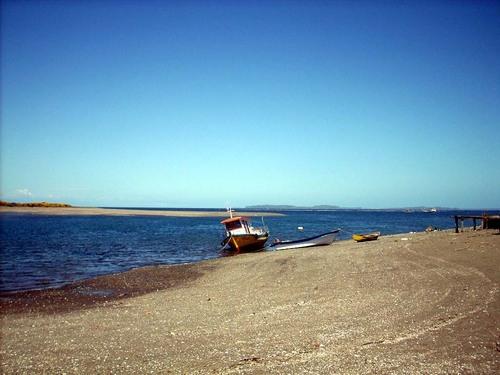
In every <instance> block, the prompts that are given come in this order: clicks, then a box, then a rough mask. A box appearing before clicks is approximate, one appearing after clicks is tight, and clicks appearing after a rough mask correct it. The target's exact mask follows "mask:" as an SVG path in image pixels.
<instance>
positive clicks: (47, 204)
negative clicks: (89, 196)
mask: <svg viewBox="0 0 500 375" xmlns="http://www.w3.org/2000/svg"><path fill="white" fill-rule="evenodd" d="M0 206H2V207H58V208H59V207H73V206H71V205H69V204H66V203H50V202H29V203H17V202H5V201H0Z"/></svg>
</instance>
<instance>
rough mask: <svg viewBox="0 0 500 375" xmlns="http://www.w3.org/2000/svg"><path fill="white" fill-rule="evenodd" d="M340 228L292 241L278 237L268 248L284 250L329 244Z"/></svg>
mask: <svg viewBox="0 0 500 375" xmlns="http://www.w3.org/2000/svg"><path fill="white" fill-rule="evenodd" d="M339 232H340V229H336V230H333V231H331V232H327V233H323V234H320V235H318V236H314V237H310V238H304V239H301V240H292V241H280V240H278V239H276V240H274V243H273V244H272V245H270V246H269V249H270V250H285V249H298V248H301V247H311V246H324V245H330V244H332V243H333V241H335V239H336V238H337V235H338V234H339Z"/></svg>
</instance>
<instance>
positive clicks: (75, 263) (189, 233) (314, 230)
mask: <svg viewBox="0 0 500 375" xmlns="http://www.w3.org/2000/svg"><path fill="white" fill-rule="evenodd" d="M283 213H284V214H286V216H283V217H267V218H264V223H265V224H266V225H267V226H268V228H269V230H270V232H271V239H273V238H280V239H297V238H301V237H307V236H312V235H316V234H321V233H323V232H328V231H330V230H332V229H336V228H342V229H344V230H346V231H347V232H343V233H342V235H341V236H340V237H341V239H342V238H349V237H350V236H349V234H348V232H370V231H374V230H378V231H381V232H382V234H396V233H406V232H411V231H423V230H425V228H427V227H428V226H429V225H432V226H434V227H438V228H440V229H446V228H452V227H454V220H453V219H452V218H451V216H452V215H454V214H456V213H458V214H466V213H467V214H477V215H479V214H481V213H482V212H474V211H459V212H458V211H457V212H449V211H447V212H438V213H423V212H414V213H404V212H381V211H289V212H283ZM219 222H220V219H218V218H175V217H149V216H123V217H119V216H39V215H20V214H1V215H0V232H1V238H0V251H1V259H0V272H1V274H0V291H3V292H5V291H16V290H29V289H41V288H50V287H57V286H61V285H64V284H67V283H69V282H72V281H76V280H81V279H86V278H90V277H94V276H98V275H103V274H110V273H115V272H121V271H125V270H129V269H132V268H136V267H141V266H146V265H154V264H178V263H188V262H198V261H201V260H204V259H210V258H216V257H218V256H219V253H218V249H219V244H220V241H221V240H222V237H223V228H222V226H221V225H220V223H219ZM254 224H261V219H260V218H258V219H257V218H256V219H254ZM298 226H302V227H304V230H303V231H302V232H299V231H298V230H297V227H298Z"/></svg>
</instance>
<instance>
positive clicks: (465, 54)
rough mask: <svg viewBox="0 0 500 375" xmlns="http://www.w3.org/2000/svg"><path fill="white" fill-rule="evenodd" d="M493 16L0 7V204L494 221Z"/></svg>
mask: <svg viewBox="0 0 500 375" xmlns="http://www.w3.org/2000/svg"><path fill="white" fill-rule="evenodd" d="M499 19H500V4H499V3H498V2H493V1H492V2H488V1H479V2H477V1H471V2H467V1H456V2H453V1H443V2H438V1H432V2H426V1H424V2H405V3H401V2H390V1H381V2H368V1H367V2H364V1H355V2H324V1H322V2H314V1H313V2H310V1H304V2H300V1H290V2H285V1H279V2H278V1H277V2H272V1H269V2H260V1H245V2H232V1H227V2H224V1H206V2H205V1H191V2H190V1H178V2H165V1H158V2H155V1H145V2H139V1H116V2H113V1H102V2H101V1H76V2H63V1H54V2H51V1H41V2H37V1H26V2H24V1H23V2H14V1H3V2H2V47H1V48H2V50H1V52H2V54H1V68H2V80H1V89H2V98H1V100H2V101H1V109H2V114H1V116H2V117H1V120H2V124H1V177H2V178H1V194H2V199H7V200H14V201H24V200H28V201H30V200H33V201H39V200H50V201H64V202H68V203H71V204H75V205H90V206H94V205H95V206H160V207H224V206H225V205H227V204H230V205H232V206H233V207H240V206H245V205H251V204H260V203H269V204H295V205H315V204H334V205H340V206H362V207H372V208H382V207H398V206H420V205H425V206H449V207H463V208H499V207H500V193H499V192H500V168H499V165H500V152H499V151H498V149H499V146H500V131H499V129H500V63H499V61H500V22H498V20H499Z"/></svg>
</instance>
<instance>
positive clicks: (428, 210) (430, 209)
mask: <svg viewBox="0 0 500 375" xmlns="http://www.w3.org/2000/svg"><path fill="white" fill-rule="evenodd" d="M422 212H429V213H435V212H438V210H437V208H424V209H423V210H422Z"/></svg>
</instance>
